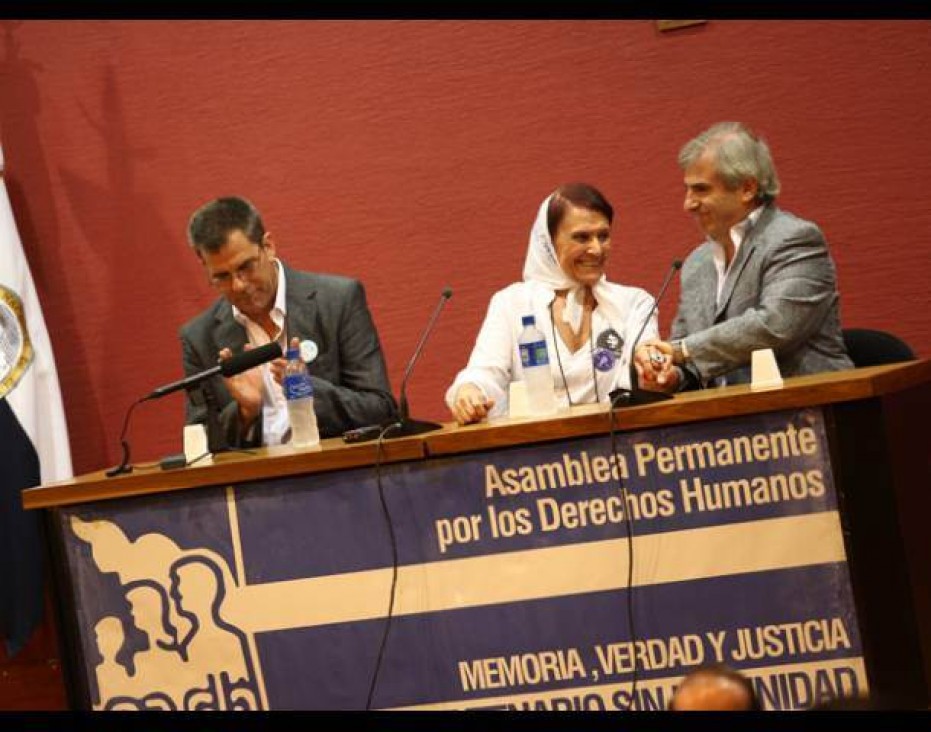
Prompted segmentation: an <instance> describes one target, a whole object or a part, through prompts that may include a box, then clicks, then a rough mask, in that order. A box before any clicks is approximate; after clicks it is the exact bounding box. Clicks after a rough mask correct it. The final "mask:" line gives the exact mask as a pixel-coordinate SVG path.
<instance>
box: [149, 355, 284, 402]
mask: <svg viewBox="0 0 931 732" xmlns="http://www.w3.org/2000/svg"><path fill="white" fill-rule="evenodd" d="M281 355H282V351H281V345H280V344H279V343H278V342H277V341H272V342H271V343H266V344H265V345H264V346H259V347H258V348H253V349H251V350H249V351H243V352H242V353H240V354H238V355H236V356H233V357H232V358H228V359H226V360H225V361H221V362H220V363H218V364H217V365H216V366H212V367H211V368H209V369H207V370H206V371H201V372H200V373H198V374H191V375H190V376H186V377H185V378H183V379H179V380H178V381H173V382H171V383H170V384H165V385H164V386H160V387H158V388H157V389H154V390H153V391H152V393H151V394H149V395H148V396H147V397H144V398H143V399H142V401H148V400H149V399H160V398H161V397H163V396H165V395H166V394H171V393H173V392H176V391H179V390H181V389H190V388H191V387H192V386H196V385H197V384H199V383H200V382H202V381H205V380H206V379H209V378H210V377H211V376H216V375H217V374H223V376H236V374H241V373H242V372H243V371H248V370H249V369H252V368H255V367H256V366H261V365H262V364H263V363H267V362H269V361H272V360H274V359H276V358H279V357H281Z"/></svg>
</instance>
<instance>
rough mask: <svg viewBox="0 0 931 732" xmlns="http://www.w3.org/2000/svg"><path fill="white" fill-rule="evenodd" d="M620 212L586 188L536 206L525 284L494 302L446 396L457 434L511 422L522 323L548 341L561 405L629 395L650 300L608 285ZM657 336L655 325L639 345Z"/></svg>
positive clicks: (571, 188) (568, 189) (565, 190)
mask: <svg viewBox="0 0 931 732" xmlns="http://www.w3.org/2000/svg"><path fill="white" fill-rule="evenodd" d="M613 219H614V209H613V208H612V206H611V204H610V203H608V201H607V199H606V198H605V197H604V196H603V195H602V194H601V193H600V192H599V191H598V190H597V189H595V188H594V187H592V186H590V185H588V184H586V183H570V184H567V185H564V186H560V187H559V188H558V189H556V191H555V192H554V193H552V194H551V195H550V196H548V197H547V198H546V200H545V201H543V203H542V204H541V206H540V209H539V211H538V213H537V218H536V220H535V221H534V223H533V228H532V229H531V231H530V243H529V246H528V249H527V258H526V261H525V263H524V280H523V282H515V283H514V284H512V285H509V286H508V287H506V288H504V289H503V290H500V291H498V292H496V293H495V294H494V295H493V296H492V298H491V303H490V304H489V306H488V313H487V315H486V316H485V322H484V323H483V324H482V329H481V331H479V334H478V339H477V340H476V342H475V347H474V349H473V350H472V355H471V357H470V358H469V363H468V365H467V366H466V368H464V369H463V370H462V371H460V372H459V374H458V375H457V376H456V379H455V381H453V383H452V385H451V386H450V387H449V389H448V390H447V391H446V404H447V406H448V407H449V409H450V411H451V412H452V415H453V417H454V419H455V420H456V421H457V422H458V423H459V424H468V423H470V422H478V421H481V420H482V419H483V418H485V417H486V416H487V417H497V416H503V415H507V413H508V404H507V397H508V384H509V383H510V382H512V381H518V380H520V379H521V365H520V352H519V350H518V346H517V339H518V337H519V335H520V332H521V330H522V325H521V318H522V316H524V315H533V316H534V317H535V320H536V323H537V328H539V329H540V330H541V331H543V333H544V334H545V336H546V346H547V350H548V351H549V360H550V368H551V370H552V372H553V382H554V384H555V386H556V398H557V403H558V404H560V405H561V406H563V407H566V406H572V405H575V404H588V403H593V402H599V401H601V402H606V401H608V394H609V393H610V392H611V391H613V390H614V389H617V388H624V389H629V388H630V357H631V348H632V346H633V345H634V344H633V340H634V338H636V337H637V332H638V331H639V330H640V328H641V326H643V323H644V321H645V320H646V318H647V316H648V314H649V312H650V309H651V308H652V307H653V298H652V297H651V296H650V295H649V294H648V293H647V292H645V291H644V290H641V289H640V288H637V287H627V286H625V285H618V284H615V283H613V282H608V280H607V279H606V277H605V273H604V266H605V262H606V261H607V259H608V252H609V251H610V249H611V223H612V221H613ZM656 333H658V328H657V315H656V313H654V314H653V315H652V316H651V317H650V322H649V323H647V325H646V328H645V329H644V331H643V336H642V337H641V338H642V340H648V339H650V338H653V337H654V335H655V334H656Z"/></svg>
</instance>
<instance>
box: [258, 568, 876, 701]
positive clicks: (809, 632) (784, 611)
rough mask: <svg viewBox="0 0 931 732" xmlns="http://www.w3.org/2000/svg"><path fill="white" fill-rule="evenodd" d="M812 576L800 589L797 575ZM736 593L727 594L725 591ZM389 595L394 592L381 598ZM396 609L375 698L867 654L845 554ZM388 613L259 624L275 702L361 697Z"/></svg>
mask: <svg viewBox="0 0 931 732" xmlns="http://www.w3.org/2000/svg"><path fill="white" fill-rule="evenodd" d="M800 587H804V588H806V592H805V593H804V595H799V591H798V590H799V588H800ZM722 597H727V598H732V600H731V601H730V602H728V603H722V602H721V598H722ZM386 599H387V598H386ZM627 601H628V597H627V592H626V591H616V592H601V593H595V594H590V595H584V596H569V597H559V598H549V599H543V600H535V601H528V602H522V603H514V604H504V605H496V606H484V607H474V608H468V609H460V610H451V611H446V612H440V613H431V614H426V615H420V616H405V617H397V618H394V619H393V620H392V625H391V633H390V637H389V641H388V646H387V651H386V655H385V659H384V662H383V665H382V669H381V673H380V676H379V685H378V688H377V693H376V695H375V706H376V707H379V708H389V707H399V706H412V705H417V704H426V703H431V702H445V701H455V700H462V701H463V705H464V706H466V705H468V706H475V702H476V700H480V699H483V698H496V697H502V696H504V697H506V696H507V695H509V694H513V695H517V694H524V693H528V692H540V691H544V690H552V689H572V688H577V687H587V686H592V685H599V684H616V683H618V682H629V681H631V678H632V670H633V664H634V660H633V659H634V656H635V654H639V656H638V659H639V660H638V661H637V664H638V670H637V676H638V678H639V679H640V680H642V681H646V680H649V679H657V678H663V677H681V676H682V675H684V674H685V673H686V672H687V671H688V669H689V668H690V667H692V666H695V665H697V664H699V663H702V662H707V661H714V660H720V661H723V662H725V663H728V664H729V665H731V666H733V667H735V668H739V669H743V670H750V669H753V668H761V667H772V666H779V665H783V664H785V665H791V664H799V663H805V662H817V661H828V660H831V659H853V658H856V657H858V656H860V655H861V653H862V651H861V643H860V638H859V634H858V630H857V627H856V621H855V618H854V615H853V610H852V608H853V600H852V597H851V596H850V591H849V580H848V577H847V568H846V565H845V564H830V565H821V566H811V567H804V568H797V569H788V570H779V571H772V572H759V573H750V574H745V575H739V576H730V577H718V578H713V579H705V580H698V581H690V582H676V583H670V584H667V585H656V586H650V587H640V588H637V589H635V591H634V596H633V605H634V616H635V634H636V635H635V640H636V641H637V642H638V643H635V644H634V645H633V646H632V645H631V644H630V643H629V641H630V640H631V637H630V634H629V629H628V618H627ZM383 628H384V624H383V621H375V622H371V621H370V622H364V623H352V624H337V625H330V626H321V627H316V628H313V629H300V630H291V631H279V632H275V633H264V634H261V635H259V636H258V638H257V640H258V648H259V655H260V657H261V658H262V659H263V668H264V674H265V681H266V684H267V688H268V690H269V703H270V707H271V708H272V709H296V708H308V704H311V705H312V706H314V707H316V708H320V709H357V708H361V707H363V706H364V704H365V699H366V695H367V692H368V685H369V682H370V680H371V669H372V668H373V666H374V663H375V654H376V651H377V649H378V645H379V642H380V640H381V633H382V630H383Z"/></svg>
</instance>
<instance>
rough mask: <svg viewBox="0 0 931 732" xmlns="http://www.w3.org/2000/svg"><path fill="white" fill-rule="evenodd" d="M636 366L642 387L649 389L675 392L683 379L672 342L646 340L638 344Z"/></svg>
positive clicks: (635, 354)
mask: <svg viewBox="0 0 931 732" xmlns="http://www.w3.org/2000/svg"><path fill="white" fill-rule="evenodd" d="M634 368H635V369H636V370H637V377H638V379H639V381H640V387H641V388H642V389H647V390H649V391H664V392H673V391H676V390H678V388H679V383H680V382H681V380H682V373H681V372H680V371H679V368H678V367H677V366H676V364H675V363H674V362H673V353H672V344H671V343H668V342H666V341H660V340H652V341H646V342H645V343H641V344H640V345H639V346H637V349H636V351H634Z"/></svg>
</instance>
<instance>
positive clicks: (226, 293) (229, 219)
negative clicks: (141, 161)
mask: <svg viewBox="0 0 931 732" xmlns="http://www.w3.org/2000/svg"><path fill="white" fill-rule="evenodd" d="M188 242H189V243H190V245H191V248H192V249H193V250H194V252H195V253H196V254H197V256H198V258H199V259H200V261H201V263H202V264H203V265H204V270H205V271H206V274H207V280H208V282H209V283H210V285H211V286H212V287H213V288H214V289H216V290H217V291H218V292H219V293H220V294H221V295H223V297H225V298H226V299H227V300H228V301H229V302H230V304H232V305H235V306H236V307H237V308H239V310H240V311H242V312H243V313H244V314H245V315H247V316H248V317H249V318H251V319H252V320H256V321H258V320H260V319H261V318H262V317H264V316H265V315H266V314H267V313H269V312H270V311H271V309H272V307H273V306H274V303H275V294H276V293H277V290H278V268H277V266H276V264H275V242H274V240H273V239H272V237H271V235H270V234H269V232H267V231H266V230H265V225H264V224H263V223H262V217H261V216H260V215H259V212H258V210H257V209H256V208H255V206H253V205H252V204H251V203H250V202H249V201H247V200H246V199H244V198H239V197H235V196H230V197H226V198H217V199H215V200H213V201H210V202H208V203H206V204H204V205H203V206H201V207H200V208H199V209H197V210H196V211H195V212H194V213H193V215H192V216H191V220H190V222H189V223H188Z"/></svg>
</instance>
